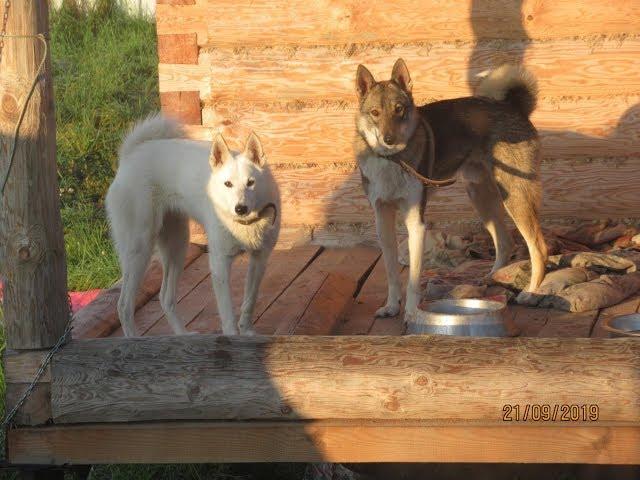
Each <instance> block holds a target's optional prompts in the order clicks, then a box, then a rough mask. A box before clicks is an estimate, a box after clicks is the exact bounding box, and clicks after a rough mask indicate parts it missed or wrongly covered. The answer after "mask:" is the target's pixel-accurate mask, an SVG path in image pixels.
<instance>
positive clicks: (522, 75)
mask: <svg viewBox="0 0 640 480" xmlns="http://www.w3.org/2000/svg"><path fill="white" fill-rule="evenodd" d="M481 75H482V76H484V78H483V79H482V81H481V82H480V84H479V85H478V88H477V89H476V92H475V94H476V96H479V97H489V98H493V99H494V100H499V101H504V102H507V103H509V104H510V105H511V106H513V107H514V108H515V109H516V110H518V111H519V112H520V113H522V114H523V115H524V116H525V117H529V115H531V113H532V112H533V111H534V110H535V108H536V103H537V100H538V82H537V81H536V79H535V77H534V76H533V75H532V74H531V72H529V71H527V70H525V69H524V67H520V66H518V65H509V64H505V65H502V66H500V67H498V68H496V69H495V70H492V71H490V72H488V73H487V74H486V76H485V75H483V74H481Z"/></svg>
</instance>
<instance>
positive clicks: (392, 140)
mask: <svg viewBox="0 0 640 480" xmlns="http://www.w3.org/2000/svg"><path fill="white" fill-rule="evenodd" d="M384 143H386V144H387V145H393V144H394V143H396V137H394V136H393V135H391V134H389V133H387V134H386V135H385V136H384Z"/></svg>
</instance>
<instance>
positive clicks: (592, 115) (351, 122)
mask: <svg viewBox="0 0 640 480" xmlns="http://www.w3.org/2000/svg"><path fill="white" fill-rule="evenodd" d="M355 108H356V107H355V105H353V104H348V105H334V104H331V105H326V106H320V107H319V106H314V105H308V106H306V107H304V106H302V107H299V108H295V107H292V106H287V105H277V104H276V105H255V104H251V103H219V104H216V105H211V104H207V105H205V107H204V109H203V112H202V115H203V123H204V125H205V127H195V128H193V127H192V128H189V129H188V134H189V135H190V136H191V137H193V138H196V139H206V140H211V138H212V136H213V135H214V134H216V133H218V132H219V133H222V134H223V135H225V138H228V139H231V140H232V141H233V139H244V138H246V137H247V135H248V134H249V133H250V132H251V131H254V132H258V133H259V134H260V138H262V139H264V144H265V148H266V153H267V158H268V161H269V162H271V163H272V164H274V165H277V166H282V167H285V166H289V165H290V166H297V167H298V168H301V167H303V166H305V165H306V166H310V165H327V166H331V165H342V164H345V163H353V162H354V160H353V139H354V136H355ZM532 121H533V122H534V124H535V125H536V127H537V128H538V130H539V132H540V137H541V140H542V146H543V149H542V152H543V158H545V159H566V158H571V157H582V158H585V157H587V158H593V157H598V156H605V157H613V156H620V157H624V156H632V155H639V154H640V147H639V145H640V134H639V133H638V132H639V131H640V96H638V95H630V96H619V97H596V98H565V99H552V98H549V99H544V98H543V99H541V100H540V102H539V106H538V109H537V110H536V111H535V112H534V114H533V116H532Z"/></svg>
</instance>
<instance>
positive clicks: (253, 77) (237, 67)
mask: <svg viewBox="0 0 640 480" xmlns="http://www.w3.org/2000/svg"><path fill="white" fill-rule="evenodd" d="M157 28H158V35H159V45H160V47H161V48H160V67H159V74H160V90H161V98H162V105H163V108H164V109H165V111H167V112H169V113H173V114H176V115H178V116H180V117H181V118H183V119H184V120H185V121H187V122H188V123H189V124H190V125H191V127H190V131H191V134H192V135H193V136H194V137H196V138H211V135H212V134H213V133H214V132H223V134H225V135H226V137H227V139H228V141H229V142H230V143H231V144H232V145H234V146H239V145H240V144H241V142H243V141H244V139H245V137H246V135H247V134H248V132H249V131H251V130H255V131H256V132H257V133H258V134H259V135H260V136H261V138H262V139H263V140H264V143H265V146H266V150H267V155H268V158H269V161H270V162H271V163H272V164H273V165H274V167H275V169H276V174H277V177H278V180H279V181H280V184H281V187H282V192H283V204H284V207H283V212H282V215H283V223H284V226H285V229H284V230H283V231H284V232H298V234H297V235H298V236H300V233H299V232H305V234H306V235H307V237H310V238H311V239H313V240H316V241H320V242H331V241H332V240H334V239H335V237H342V238H347V237H349V238H358V232H363V231H366V232H371V231H372V229H371V224H372V221H373V215H372V212H371V209H370V207H369V205H368V204H367V201H366V199H365V197H364V195H363V193H362V189H361V186H360V181H359V175H358V174H357V173H356V171H355V164H354V161H353V152H352V139H353V135H354V120H353V117H354V111H355V107H356V101H357V99H356V95H355V92H354V75H355V70H356V67H357V65H358V64H359V63H364V64H366V65H367V66H368V67H369V68H370V69H371V71H372V72H373V73H374V75H375V76H376V78H379V79H382V78H387V77H388V76H389V74H390V70H391V66H392V65H393V62H394V61H395V59H396V58H398V57H403V58H404V59H405V60H406V61H407V63H408V66H409V69H410V71H411V74H412V78H413V80H414V93H415V97H416V100H417V101H418V102H427V101H431V100H436V99H443V98H450V97H456V96H463V95H468V94H470V93H471V92H472V91H473V87H474V85H475V82H476V74H478V73H480V72H482V71H484V70H486V69H488V68H492V67H496V66H498V65H500V64H502V63H504V62H511V63H522V64H524V65H525V66H526V67H528V68H529V69H530V70H531V71H532V72H533V73H534V74H535V75H536V76H537V78H538V81H539V85H540V102H539V107H538V109H537V110H536V112H535V113H534V115H533V121H534V123H535V124H536V126H537V127H538V129H539V130H540V131H541V133H542V139H543V145H544V163H543V178H544V187H545V198H544V207H543V211H542V215H543V220H545V221H551V222H557V221H566V220H572V219H575V218H585V219H591V218H606V217H611V218H629V217H632V218H635V217H638V213H637V212H638V210H639V208H638V202H637V200H636V199H637V198H640V197H639V195H638V194H640V187H638V185H639V184H640V182H639V180H640V169H638V168H637V163H638V160H639V158H640V82H639V81H638V73H637V72H638V71H640V1H638V0H619V1H616V2H609V3H606V2H605V3H603V2H601V1H599V0H581V1H575V0H571V1H568V0H563V1H559V2H558V1H552V0H465V1H462V2H460V1H457V0H438V1H435V0H428V1H419V0H401V1H399V2H392V3H390V2H384V1H382V0H372V1H368V2H365V1H361V0H311V1H309V0H306V1H301V0H294V1H286V2H285V1H284V0H276V1H266V0H241V1H233V2H232V1H229V0H189V1H185V0H164V1H163V2H162V3H161V4H159V5H158V8H157ZM427 212H428V213H427V215H428V220H431V221H434V222H436V223H458V222H462V223H465V222H468V221H473V220H474V219H475V215H474V214H473V211H472V209H471V207H470V205H469V203H468V201H467V200H466V197H465V193H464V191H463V189H462V188H461V187H460V186H453V187H450V188H447V189H445V190H443V191H442V193H441V194H440V195H439V198H438V199H434V201H433V202H431V205H430V206H429V207H428V209H427ZM354 233H355V235H354Z"/></svg>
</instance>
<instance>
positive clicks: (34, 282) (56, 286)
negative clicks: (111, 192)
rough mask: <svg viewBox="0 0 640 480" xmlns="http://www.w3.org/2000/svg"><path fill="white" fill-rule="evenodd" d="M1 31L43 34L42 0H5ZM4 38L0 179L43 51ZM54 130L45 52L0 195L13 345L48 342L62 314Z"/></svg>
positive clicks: (30, 42)
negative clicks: (6, 10)
mask: <svg viewBox="0 0 640 480" xmlns="http://www.w3.org/2000/svg"><path fill="white" fill-rule="evenodd" d="M3 3H4V2H3ZM2 12H3V13H4V9H3V10H2ZM6 33H7V35H35V34H38V33H42V34H44V35H45V36H46V37H47V38H48V36H49V9H48V1H47V0H29V1H24V0H12V1H11V2H10V6H9V16H8V22H7V30H6ZM4 43H5V45H4V48H3V51H2V59H1V61H0V62H1V63H0V139H1V145H0V146H1V148H0V180H1V179H3V178H4V175H6V172H7V167H8V153H9V151H10V148H11V143H12V141H13V138H12V137H13V131H14V128H15V125H16V122H17V121H18V116H19V115H20V111H21V108H22V105H23V103H24V100H25V97H26V94H27V92H28V90H29V88H30V86H31V83H32V81H33V78H34V76H35V75H36V73H37V69H38V65H39V63H40V61H41V59H42V56H43V55H44V48H43V45H42V44H41V42H40V41H39V40H38V39H36V38H26V39H25V38H6V39H5V41H4ZM55 137H56V132H55V116H54V108H53V85H52V79H51V61H50V58H47V60H46V63H45V67H44V72H43V73H42V75H41V79H40V81H39V83H38V86H37V88H36V91H35V92H34V94H33V96H32V98H31V100H30V102H29V105H28V107H27V111H26V115H25V118H24V122H23V124H22V128H21V131H20V137H19V139H18V141H17V145H16V155H15V159H14V163H13V168H12V170H11V175H10V177H9V181H8V183H7V186H6V190H5V192H4V195H3V196H1V197H0V274H1V275H2V277H3V281H4V305H3V308H4V318H5V324H6V336H7V346H8V347H9V348H13V349H36V348H49V347H51V346H53V345H54V344H55V343H56V341H57V340H58V338H59V337H60V336H61V335H62V333H63V332H64V328H65V325H66V323H67V319H68V314H69V306H68V301H67V271H66V265H65V252H64V241H63V237H62V222H61V218H60V209H59V200H58V182H57V179H56V138H55Z"/></svg>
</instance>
